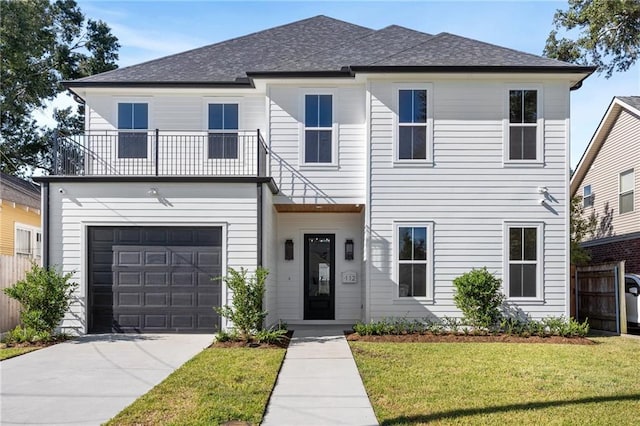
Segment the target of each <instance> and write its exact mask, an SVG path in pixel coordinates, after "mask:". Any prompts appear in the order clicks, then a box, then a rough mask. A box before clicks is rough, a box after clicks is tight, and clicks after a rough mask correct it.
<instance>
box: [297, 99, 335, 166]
mask: <svg viewBox="0 0 640 426" xmlns="http://www.w3.org/2000/svg"><path fill="white" fill-rule="evenodd" d="M304 127H305V128H304V162H305V163H332V162H333V152H332V151H333V96H332V95H305V98H304Z"/></svg>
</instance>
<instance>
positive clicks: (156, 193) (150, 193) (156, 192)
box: [147, 188, 158, 197]
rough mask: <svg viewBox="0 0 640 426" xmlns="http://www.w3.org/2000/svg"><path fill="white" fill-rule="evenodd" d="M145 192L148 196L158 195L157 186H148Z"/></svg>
mask: <svg viewBox="0 0 640 426" xmlns="http://www.w3.org/2000/svg"><path fill="white" fill-rule="evenodd" d="M147 194H149V196H151V197H155V196H156V195H158V188H149V190H148V191H147Z"/></svg>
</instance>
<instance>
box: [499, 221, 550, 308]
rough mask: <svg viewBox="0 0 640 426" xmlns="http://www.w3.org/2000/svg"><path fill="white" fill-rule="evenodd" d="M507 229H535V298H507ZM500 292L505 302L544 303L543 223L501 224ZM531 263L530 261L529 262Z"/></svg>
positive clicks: (519, 222)
mask: <svg viewBox="0 0 640 426" xmlns="http://www.w3.org/2000/svg"><path fill="white" fill-rule="evenodd" d="M509 228H537V230H536V235H537V241H536V245H537V247H536V248H537V250H536V259H537V260H536V266H537V267H536V297H511V296H509V265H510V261H509ZM502 253H503V254H502V257H503V266H502V271H503V272H502V291H503V293H504V295H505V296H506V300H508V301H512V302H538V303H540V302H544V286H543V283H544V275H543V274H544V267H543V263H544V222H527V221H524V222H522V221H518V222H515V221H513V222H512V221H505V222H504V224H503V242H502ZM529 262H531V261H529Z"/></svg>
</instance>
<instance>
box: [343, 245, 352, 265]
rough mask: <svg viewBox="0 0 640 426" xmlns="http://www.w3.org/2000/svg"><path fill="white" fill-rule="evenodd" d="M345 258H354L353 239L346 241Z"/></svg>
mask: <svg viewBox="0 0 640 426" xmlns="http://www.w3.org/2000/svg"><path fill="white" fill-rule="evenodd" d="M344 260H353V240H347V241H345V242H344Z"/></svg>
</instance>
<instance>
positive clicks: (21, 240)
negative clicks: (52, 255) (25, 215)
mask: <svg viewBox="0 0 640 426" xmlns="http://www.w3.org/2000/svg"><path fill="white" fill-rule="evenodd" d="M15 231H16V232H15V240H14V248H15V253H16V255H21V256H30V257H39V256H40V248H41V246H42V233H41V232H40V231H39V230H38V229H37V228H33V227H30V226H29V225H22V224H16V226H15Z"/></svg>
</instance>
